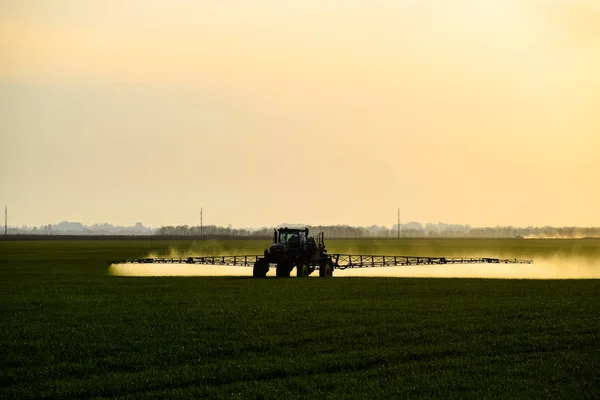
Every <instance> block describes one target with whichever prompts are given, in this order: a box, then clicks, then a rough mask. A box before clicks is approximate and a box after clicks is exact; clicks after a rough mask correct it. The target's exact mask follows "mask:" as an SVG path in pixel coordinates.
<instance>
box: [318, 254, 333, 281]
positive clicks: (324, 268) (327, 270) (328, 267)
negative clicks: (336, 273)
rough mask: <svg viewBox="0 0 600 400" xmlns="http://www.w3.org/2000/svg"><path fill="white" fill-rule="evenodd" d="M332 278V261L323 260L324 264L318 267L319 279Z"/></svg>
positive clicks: (329, 259)
mask: <svg viewBox="0 0 600 400" xmlns="http://www.w3.org/2000/svg"><path fill="white" fill-rule="evenodd" d="M332 276H333V261H331V258H328V259H327V260H325V262H323V263H321V265H319V277H321V278H331V277H332Z"/></svg>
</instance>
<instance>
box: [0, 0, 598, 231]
mask: <svg viewBox="0 0 600 400" xmlns="http://www.w3.org/2000/svg"><path fill="white" fill-rule="evenodd" d="M212 3H217V4H212ZM321 3H323V2H317V1H313V0H310V1H302V2H279V1H273V0H271V1H267V0H255V1H244V0H225V1H220V2H205V1H197V2H193V1H184V0H175V1H169V2H164V1H158V0H156V1H150V0H147V1H116V0H114V1H85V2H81V1H74V0H72V1H70V0H53V1H33V0H23V1H7V0H0V135H1V136H0V146H1V148H2V149H3V154H2V155H0V171H1V172H0V187H1V190H0V202H2V204H6V205H8V206H9V209H10V210H11V222H12V224H14V225H21V224H28V225H38V224H44V223H56V222H59V221H61V220H75V221H81V222H84V223H94V222H104V221H108V222H112V223H119V224H121V223H122V224H131V223H134V222H136V221H143V222H144V223H146V224H149V225H152V226H159V225H164V224H196V223H198V211H199V208H200V206H203V207H204V209H205V211H206V213H205V214H206V216H207V218H206V222H208V223H216V224H233V225H234V226H238V227H240V226H262V225H270V224H277V223H280V222H283V221H287V222H300V223H309V224H333V223H348V224H355V225H366V224H384V225H391V224H392V223H394V221H395V211H396V208H397V207H401V208H402V214H403V220H406V221H409V220H417V221H421V222H438V221H443V222H448V223H467V224H472V225H476V226H481V225H519V226H527V225H580V226H590V225H595V226H598V225H600V212H599V211H598V204H600V189H599V182H600V161H599V157H598V153H599V150H600V138H599V137H600V136H599V135H600V3H598V2H597V1H592V0H589V1H588V0H586V1H584V0H580V1H566V0H546V1H542V0H539V1H536V0H518V1H517V0H489V1H484V0H481V1H475V0H462V1H453V2H447V1H434V0H421V1H417V0H404V1H384V0H376V1H358V0H353V1H338V0H335V1H329V2H327V4H325V5H323V4H321Z"/></svg>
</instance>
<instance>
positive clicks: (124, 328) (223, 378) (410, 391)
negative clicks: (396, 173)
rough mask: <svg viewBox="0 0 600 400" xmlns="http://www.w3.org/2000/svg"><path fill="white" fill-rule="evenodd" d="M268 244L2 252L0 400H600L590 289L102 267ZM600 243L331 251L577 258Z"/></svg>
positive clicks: (428, 244)
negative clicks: (135, 273)
mask: <svg viewBox="0 0 600 400" xmlns="http://www.w3.org/2000/svg"><path fill="white" fill-rule="evenodd" d="M590 242H594V243H593V245H591V246H589V245H588V244H586V243H590ZM582 243H583V244H582ZM265 245H268V242H266V243H265V242H263V241H223V242H216V241H211V242H195V243H193V242H186V241H155V242H152V241H150V240H148V241H78V242H69V241H45V242H0V279H1V280H0V289H1V293H2V294H1V297H0V298H1V302H0V323H1V325H0V334H1V335H0V348H1V350H2V361H1V363H2V364H1V365H2V367H1V368H0V385H1V391H0V397H2V398H19V399H22V398H103V397H104V398H109V397H110V398H114V397H122V398H157V397H162V398H180V397H187V398H199V397H205V398H206V397H208V398H232V397H233V398H236V397H239V398H274V397H275V398H286V399H287V398H298V397H306V398H326V397H331V398H344V397H345V398H365V397H369V398H372V397H381V398H398V397H423V398H430V397H444V398H447V397H454V398H485V397H511V398H515V397H519V398H522V397H535V398H538V397H550V398H598V397H600V378H599V374H598V371H600V302H599V301H598V294H599V293H600V281H598V280H579V281H578V280H553V281H524V280H475V279H462V280H460V279H398V278H346V279H339V278H338V279H328V280H327V279H326V280H323V279H293V278H291V279H264V280H255V279H249V278H235V277H233V278H232V277H223V278H221V277H209V278H207V277H195V278H173V277H171V278H124V277H111V276H107V275H106V271H107V267H108V266H107V264H106V260H112V259H122V258H131V257H140V256H144V255H146V254H147V253H148V252H150V251H159V252H163V253H164V254H167V253H168V252H169V251H170V250H169V249H171V248H173V249H176V250H177V251H181V252H186V251H192V252H204V253H205V254H206V253H208V252H212V251H217V250H218V251H223V252H228V253H231V254H233V253H238V254H243V253H257V254H260V253H261V251H262V249H263V248H264V247H265ZM598 245H599V244H598V242H597V241H567V242H562V241H554V240H546V241H530V240H526V241H515V240H513V241H506V242H504V241H496V242H495V243H494V241H487V240H481V241H479V240H465V241H459V240H440V241H438V240H431V241H418V240H413V241H406V242H405V243H404V244H400V243H397V242H395V241H333V242H331V243H329V247H330V248H331V251H339V252H345V251H360V252H366V253H380V254H384V253H387V254H396V253H398V254H403V253H408V252H409V251H410V253H412V254H418V255H420V254H423V252H425V251H426V252H427V254H424V255H436V254H442V253H443V254H444V255H449V256H452V255H454V254H457V255H462V254H458V253H461V252H467V253H468V252H471V251H473V252H475V251H476V252H482V251H483V252H496V253H505V254H511V255H514V254H522V256H527V255H528V254H529V255H533V256H536V257H542V256H548V255H550V256H551V255H552V254H556V253H557V252H558V253H564V254H575V255H576V256H578V257H584V256H585V257H588V258H589V257H596V255H597V254H598V249H597V246H598ZM527 246H529V247H527ZM569 246H570V247H571V248H569ZM578 246H579V247H578ZM581 246H583V247H581ZM594 246H596V247H594ZM433 252H435V254H434V253H433ZM449 252H454V254H448V253H449Z"/></svg>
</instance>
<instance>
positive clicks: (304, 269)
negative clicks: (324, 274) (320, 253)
mask: <svg viewBox="0 0 600 400" xmlns="http://www.w3.org/2000/svg"><path fill="white" fill-rule="evenodd" d="M296 276H297V277H298V278H304V277H307V276H308V265H306V263H300V264H298V265H297V266H296Z"/></svg>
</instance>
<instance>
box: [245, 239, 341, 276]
mask: <svg viewBox="0 0 600 400" xmlns="http://www.w3.org/2000/svg"><path fill="white" fill-rule="evenodd" d="M271 264H275V268H276V276H278V277H289V276H290V274H291V272H292V270H293V269H294V267H295V268H296V276H298V277H307V276H309V275H310V274H312V273H313V272H315V270H317V269H318V270H319V276H320V277H322V278H327V277H331V276H332V275H333V260H332V259H331V257H330V256H328V255H327V250H326V249H325V235H324V233H323V232H320V233H319V234H317V238H316V239H315V238H314V237H313V236H308V228H305V229H294V228H279V229H275V230H274V232H273V244H271V246H270V247H269V248H268V249H265V252H264V257H263V258H259V259H258V260H257V261H256V263H255V264H254V270H253V274H252V275H253V276H254V277H255V278H264V277H265V276H266V275H267V272H269V268H270V265H271Z"/></svg>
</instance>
